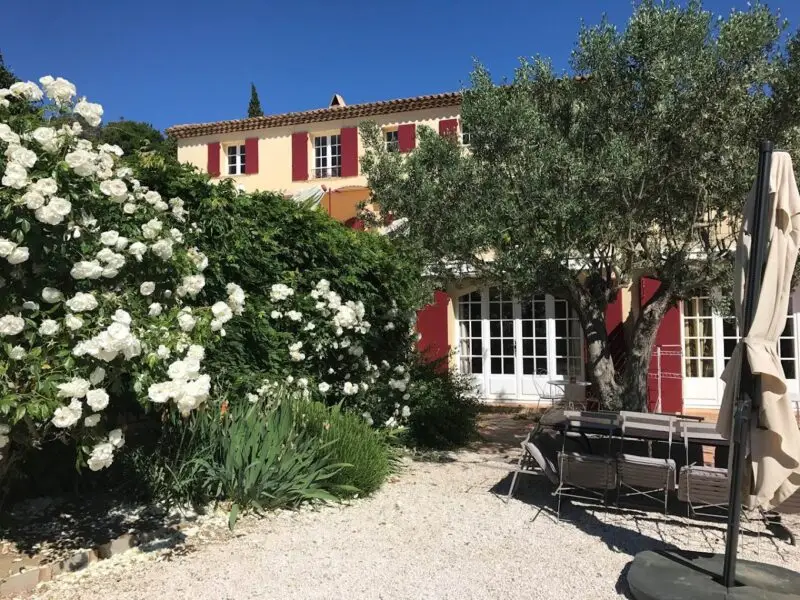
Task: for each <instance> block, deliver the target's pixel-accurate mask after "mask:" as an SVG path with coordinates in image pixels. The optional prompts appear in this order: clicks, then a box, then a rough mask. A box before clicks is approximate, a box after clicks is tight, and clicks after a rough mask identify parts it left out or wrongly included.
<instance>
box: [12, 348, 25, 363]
mask: <svg viewBox="0 0 800 600" xmlns="http://www.w3.org/2000/svg"><path fill="white" fill-rule="evenodd" d="M26 354H27V352H25V348H23V347H22V346H13V347H12V348H11V349H10V350H9V351H8V358H10V359H11V360H22V359H23V358H25V355H26Z"/></svg>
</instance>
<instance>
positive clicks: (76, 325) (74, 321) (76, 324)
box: [64, 313, 83, 331]
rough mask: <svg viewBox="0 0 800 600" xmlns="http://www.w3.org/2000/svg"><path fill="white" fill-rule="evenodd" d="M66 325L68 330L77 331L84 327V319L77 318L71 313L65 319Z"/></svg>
mask: <svg viewBox="0 0 800 600" xmlns="http://www.w3.org/2000/svg"><path fill="white" fill-rule="evenodd" d="M64 325H66V326H67V328H68V329H71V330H72V331H77V330H78V329H80V328H81V327H83V319H81V318H80V317H76V316H75V315H73V314H71V313H67V316H66V317H64Z"/></svg>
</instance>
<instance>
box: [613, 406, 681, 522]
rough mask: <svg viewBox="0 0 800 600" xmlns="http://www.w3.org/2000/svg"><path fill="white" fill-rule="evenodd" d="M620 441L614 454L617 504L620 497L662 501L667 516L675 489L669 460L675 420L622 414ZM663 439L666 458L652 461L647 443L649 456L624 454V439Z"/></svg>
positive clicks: (673, 462) (650, 447) (673, 465)
mask: <svg viewBox="0 0 800 600" xmlns="http://www.w3.org/2000/svg"><path fill="white" fill-rule="evenodd" d="M621 416H622V441H621V447H620V452H619V454H617V504H619V501H620V499H622V498H632V497H639V498H642V497H644V498H649V499H651V500H654V501H656V502H659V503H660V502H662V498H661V497H659V496H660V495H663V503H664V514H665V515H666V514H667V508H668V501H669V495H670V493H671V492H672V491H673V490H674V489H675V474H676V471H677V468H676V465H675V461H674V460H672V439H673V434H679V432H678V431H676V428H677V420H676V419H675V418H674V417H668V416H662V415H652V414H647V413H632V412H623V413H621ZM628 436H630V437H633V438H636V437H646V438H652V437H659V438H661V437H663V438H664V439H665V441H666V442H667V458H654V457H653V456H652V445H651V444H650V443H648V456H638V455H634V454H626V453H624V451H623V450H624V444H625V440H626V437H628Z"/></svg>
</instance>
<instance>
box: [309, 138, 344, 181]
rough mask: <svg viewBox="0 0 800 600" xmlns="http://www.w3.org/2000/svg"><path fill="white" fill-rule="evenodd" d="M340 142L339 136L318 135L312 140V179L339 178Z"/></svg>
mask: <svg viewBox="0 0 800 600" xmlns="http://www.w3.org/2000/svg"><path fill="white" fill-rule="evenodd" d="M341 175H342V140H341V137H340V136H339V135H318V136H316V137H315V138H314V177H315V178H317V179H323V178H325V177H341Z"/></svg>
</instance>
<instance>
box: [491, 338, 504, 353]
mask: <svg viewBox="0 0 800 600" xmlns="http://www.w3.org/2000/svg"><path fill="white" fill-rule="evenodd" d="M489 347H490V348H491V350H492V356H500V354H502V351H501V349H502V340H492V341H491V344H490V346H489Z"/></svg>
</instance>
